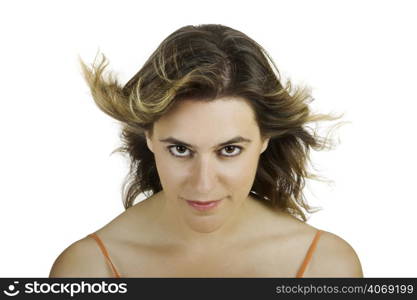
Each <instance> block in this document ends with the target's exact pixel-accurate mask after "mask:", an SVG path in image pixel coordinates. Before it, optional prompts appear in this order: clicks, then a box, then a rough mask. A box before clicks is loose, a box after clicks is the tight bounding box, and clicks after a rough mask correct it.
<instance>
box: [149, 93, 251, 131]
mask: <svg viewBox="0 0 417 300" xmlns="http://www.w3.org/2000/svg"><path fill="white" fill-rule="evenodd" d="M247 101H248V100H245V99H243V98H236V97H233V98H232V97H231V98H229V97H225V98H219V99H216V100H212V101H202V100H193V99H187V100H181V101H179V102H178V103H177V104H176V105H175V107H174V108H173V109H172V110H171V111H169V112H168V113H167V114H165V115H164V116H162V117H161V118H160V119H159V120H158V121H157V122H156V123H155V124H154V129H155V133H156V134H158V135H159V136H160V135H165V134H174V133H175V135H176V136H179V135H183V136H188V135H195V134H198V135H206V137H209V136H208V135H210V136H213V135H214V136H219V135H220V136H222V135H224V136H229V135H237V134H245V133H246V134H255V133H257V132H258V130H259V128H258V125H257V123H256V119H255V113H254V111H253V109H252V107H251V106H250V104H248V103H247Z"/></svg>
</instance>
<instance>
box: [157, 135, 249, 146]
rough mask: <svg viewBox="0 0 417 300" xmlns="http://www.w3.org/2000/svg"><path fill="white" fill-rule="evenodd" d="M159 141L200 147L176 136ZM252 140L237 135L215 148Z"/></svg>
mask: <svg viewBox="0 0 417 300" xmlns="http://www.w3.org/2000/svg"><path fill="white" fill-rule="evenodd" d="M159 141H160V142H163V143H173V144H181V145H184V146H187V147H190V148H198V147H195V146H193V145H191V144H188V143H186V142H183V141H180V140H179V139H176V138H174V137H172V136H170V137H167V138H165V139H160V140H159ZM250 142H252V140H250V139H247V138H244V137H242V136H236V137H234V138H232V139H230V140H228V141H226V142H223V143H220V144H218V145H216V146H215V147H214V148H217V147H221V146H225V145H228V144H234V143H250Z"/></svg>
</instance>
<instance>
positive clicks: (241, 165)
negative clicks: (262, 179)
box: [225, 155, 258, 189]
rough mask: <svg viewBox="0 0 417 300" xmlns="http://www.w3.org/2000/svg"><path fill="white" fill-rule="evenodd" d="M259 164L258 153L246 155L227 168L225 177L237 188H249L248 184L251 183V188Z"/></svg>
mask: <svg viewBox="0 0 417 300" xmlns="http://www.w3.org/2000/svg"><path fill="white" fill-rule="evenodd" d="M257 166H258V157H257V156H256V155H246V156H245V157H242V158H241V159H239V160H236V161H235V162H233V163H230V165H228V166H227V168H225V178H227V180H228V182H229V183H230V184H233V185H234V186H236V188H239V189H247V188H248V187H247V186H248V185H250V186H249V188H250V187H251V186H252V183H253V180H254V179H255V175H256V169H257Z"/></svg>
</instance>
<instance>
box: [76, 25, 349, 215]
mask: <svg viewBox="0 0 417 300" xmlns="http://www.w3.org/2000/svg"><path fill="white" fill-rule="evenodd" d="M96 59H97V56H96ZM96 59H95V60H94V63H93V64H92V67H91V68H89V67H88V66H86V64H85V63H84V62H83V61H82V59H81V58H80V57H79V62H80V65H81V69H82V73H83V76H84V78H85V80H86V82H87V84H88V86H89V88H90V90H91V94H92V96H93V99H94V101H95V103H96V104H97V106H98V107H99V108H100V109H101V110H102V111H103V112H104V113H106V114H108V115H109V116H111V117H113V118H115V119H117V120H118V121H120V122H121V125H122V130H121V134H120V138H121V140H122V147H119V148H117V149H116V150H114V151H113V152H112V153H114V152H121V153H126V154H128V156H129V158H130V171H129V174H128V175H127V177H126V179H125V181H124V184H123V186H122V198H123V204H124V207H125V209H127V208H129V207H131V206H133V205H134V200H135V199H136V197H137V196H138V195H139V194H141V193H143V194H144V195H145V196H150V195H152V194H155V193H157V192H159V191H161V190H162V186H161V182H160V179H159V176H158V173H157V169H156V163H155V159H154V155H153V153H152V152H151V151H150V150H149V149H148V148H147V145H146V138H145V131H147V132H149V133H150V135H152V128H153V124H154V122H156V121H157V120H158V119H159V118H160V117H161V116H163V115H164V114H165V113H166V112H168V111H169V110H170V109H171V108H172V107H173V106H174V105H175V103H176V102H178V101H181V99H195V100H204V101H211V100H215V99H217V98H221V97H225V96H232V97H243V98H244V99H246V100H248V102H249V103H250V104H251V106H252V108H253V109H254V112H255V116H256V121H257V123H258V125H259V128H260V132H261V136H262V138H266V137H270V138H271V139H270V141H269V145H268V148H267V149H266V150H265V151H264V152H263V153H262V154H261V157H260V159H259V164H258V169H257V173H256V176H255V180H254V183H253V186H252V188H251V194H252V196H253V197H255V198H256V199H258V200H261V201H266V202H267V203H268V204H269V205H271V206H273V207H275V208H277V209H280V210H282V211H285V212H288V213H290V214H291V215H293V216H295V217H297V218H298V219H300V220H302V221H306V220H307V218H306V214H305V212H307V213H311V212H315V209H314V208H313V207H311V206H310V205H309V204H308V203H307V202H306V201H305V196H304V194H303V188H304V186H305V179H306V178H309V179H315V180H322V178H323V177H321V176H318V175H316V174H313V173H310V172H309V171H308V170H307V167H308V163H309V162H311V161H310V157H309V152H310V148H312V149H314V150H316V151H318V150H323V149H331V148H333V144H334V143H333V141H332V140H331V139H330V138H329V135H327V136H326V138H323V137H321V136H319V135H318V134H317V131H316V130H313V129H312V128H311V127H309V126H307V125H308V124H309V123H316V122H319V121H332V120H336V119H339V118H340V117H341V116H332V115H330V114H313V113H312V112H311V110H310V108H309V106H308V104H309V102H311V101H312V100H313V98H312V97H311V93H310V91H309V89H308V88H305V87H303V88H299V87H296V88H293V87H292V85H291V82H290V81H289V80H287V84H286V85H284V86H283V84H282V83H281V80H280V74H279V71H278V69H277V67H276V65H275V63H274V62H273V60H272V59H271V57H270V56H269V54H268V53H267V52H266V51H265V50H264V49H263V48H262V47H261V46H260V45H259V44H258V43H257V42H255V41H254V40H253V39H251V38H249V37H248V36H247V35H245V34H244V33H242V32H240V31H238V30H235V29H232V28H230V27H227V26H223V25H218V24H204V25H198V26H184V27H182V28H180V29H178V30H176V31H175V32H173V33H172V34H170V35H169V36H168V37H167V38H165V39H164V40H163V41H162V43H161V44H160V45H159V47H158V48H157V49H156V50H155V51H154V52H153V54H152V55H151V56H150V57H149V59H148V60H147V61H146V62H145V64H144V65H143V66H142V68H141V69H140V70H139V71H138V72H137V74H135V75H134V76H133V77H132V78H131V79H130V80H129V81H128V82H127V83H126V84H125V85H124V86H122V85H121V84H120V83H119V82H118V80H117V79H116V78H115V76H112V73H111V72H110V73H107V75H108V76H105V73H104V71H105V69H106V67H107V65H108V60H107V59H106V57H105V56H104V54H102V59H101V61H100V62H99V63H98V64H96ZM342 115H343V114H342ZM339 124H340V123H338V124H336V126H337V125H339ZM304 211H305V212H304Z"/></svg>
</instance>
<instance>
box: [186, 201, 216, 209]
mask: <svg viewBox="0 0 417 300" xmlns="http://www.w3.org/2000/svg"><path fill="white" fill-rule="evenodd" d="M184 200H186V201H187V203H188V205H190V206H191V207H193V208H195V209H197V210H199V211H207V210H211V209H214V208H215V207H217V206H218V205H219V204H220V202H221V201H222V199H220V200H208V201H195V200H187V199H184Z"/></svg>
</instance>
